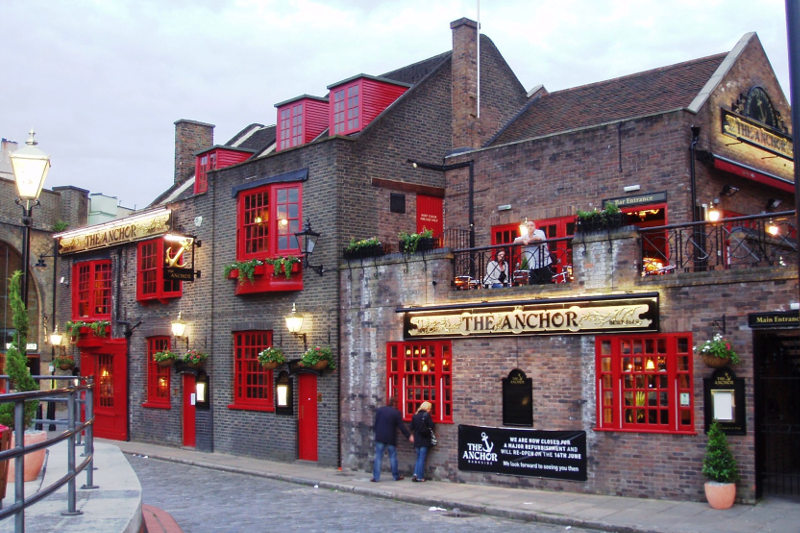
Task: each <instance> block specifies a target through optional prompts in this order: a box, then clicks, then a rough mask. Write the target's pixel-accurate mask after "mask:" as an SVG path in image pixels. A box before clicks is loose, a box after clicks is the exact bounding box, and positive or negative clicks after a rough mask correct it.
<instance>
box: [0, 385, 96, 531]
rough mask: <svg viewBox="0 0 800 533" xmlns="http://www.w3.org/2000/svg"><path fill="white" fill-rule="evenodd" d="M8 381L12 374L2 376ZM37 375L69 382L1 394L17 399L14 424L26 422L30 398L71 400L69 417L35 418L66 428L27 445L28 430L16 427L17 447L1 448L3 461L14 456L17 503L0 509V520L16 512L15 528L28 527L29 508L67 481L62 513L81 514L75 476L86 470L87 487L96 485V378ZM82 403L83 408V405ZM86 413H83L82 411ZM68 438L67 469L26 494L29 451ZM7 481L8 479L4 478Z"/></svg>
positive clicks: (7, 399) (1, 400) (5, 400)
mask: <svg viewBox="0 0 800 533" xmlns="http://www.w3.org/2000/svg"><path fill="white" fill-rule="evenodd" d="M0 379H5V380H6V383H8V381H7V380H8V376H0ZM34 379H37V380H42V379H50V380H64V381H67V386H66V387H62V388H57V389H52V390H38V391H29V392H14V393H7V394H0V403H10V402H13V403H14V427H17V428H20V427H23V426H24V411H25V402H26V401H29V400H41V401H55V402H65V403H66V404H67V418H66V419H54V420H45V419H34V423H46V424H56V425H64V426H66V429H65V430H64V431H63V432H61V433H59V434H58V435H56V436H54V437H48V438H47V439H46V440H44V441H42V442H38V443H36V444H31V445H28V446H26V445H25V441H24V438H25V435H24V431H15V444H14V447H13V448H11V449H8V450H2V451H0V461H3V460H12V459H13V460H14V503H13V504H12V505H10V506H8V507H6V508H3V509H0V520H2V519H4V518H6V517H8V516H11V515H14V516H15V523H14V531H16V532H23V531H25V509H26V508H28V507H29V506H31V505H34V504H35V503H37V502H39V501H41V500H42V499H44V498H46V497H47V496H49V495H50V494H52V493H54V492H55V491H57V490H58V489H60V488H61V487H63V486H64V485H67V509H66V511H64V512H62V515H65V516H69V515H79V514H81V511H78V510H77V508H76V499H77V493H76V488H75V478H76V477H77V476H78V474H79V473H80V472H82V471H84V470H85V471H86V484H85V485H84V486H83V487H82V488H84V489H94V488H97V486H95V485H94V438H93V426H94V413H93V406H94V403H93V392H94V381H93V378H92V377H75V376H34ZM81 407H82V409H81ZM82 413H83V414H82ZM84 432H85V437H86V438H85V439H84V444H83V447H84V450H83V454H82V455H83V457H84V459H83V461H82V462H81V463H80V464H76V448H77V446H78V444H79V443H80V436H81V433H84ZM64 440H66V441H67V472H66V474H65V475H63V476H62V477H60V478H59V479H57V480H56V481H55V482H53V483H51V484H50V485H48V486H46V487H43V488H41V489H39V490H38V491H37V492H36V493H35V494H33V495H31V496H29V497H27V498H26V497H25V481H24V473H25V472H24V470H25V454H27V453H30V452H33V451H36V450H41V449H44V448H49V447H50V446H53V445H55V444H57V443H59V442H62V441H64ZM0 481H2V482H5V480H0Z"/></svg>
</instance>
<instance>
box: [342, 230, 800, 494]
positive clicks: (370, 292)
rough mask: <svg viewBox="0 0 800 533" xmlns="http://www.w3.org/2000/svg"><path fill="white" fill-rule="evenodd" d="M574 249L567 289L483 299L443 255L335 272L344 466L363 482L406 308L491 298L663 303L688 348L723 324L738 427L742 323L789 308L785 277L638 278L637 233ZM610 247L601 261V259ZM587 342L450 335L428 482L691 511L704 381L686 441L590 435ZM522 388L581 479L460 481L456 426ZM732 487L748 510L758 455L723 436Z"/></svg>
mask: <svg viewBox="0 0 800 533" xmlns="http://www.w3.org/2000/svg"><path fill="white" fill-rule="evenodd" d="M583 246H584V244H576V247H575V254H574V260H575V262H574V268H575V270H574V271H575V276H576V281H575V282H574V283H572V284H561V285H552V286H525V287H515V288H511V289H504V290H503V291H502V292H501V291H497V292H492V291H477V292H476V291H454V290H452V289H451V287H450V282H451V277H452V270H451V268H452V267H451V266H450V261H451V257H450V255H449V254H448V253H447V252H446V251H439V252H434V253H432V254H427V255H426V256H422V255H415V256H411V257H405V256H401V255H400V254H395V255H392V256H386V257H384V258H382V259H380V260H376V261H374V262H373V261H372V260H370V263H369V264H368V265H364V266H362V265H360V264H359V263H357V262H349V263H346V264H344V265H343V267H344V268H343V269H342V270H341V272H340V283H341V285H342V293H341V298H340V302H341V303H340V305H341V309H342V329H341V337H340V343H341V347H342V376H343V380H342V391H341V392H342V393H341V403H342V405H341V412H342V429H341V433H342V465H343V467H345V468H348V469H352V470H361V471H365V472H369V471H370V468H371V461H372V457H373V442H372V420H373V414H374V409H375V408H376V407H377V406H380V405H382V402H383V401H384V400H385V395H386V385H385V379H386V355H385V354H386V343H387V342H390V341H399V340H402V320H403V316H402V313H398V312H397V311H396V310H397V309H398V308H401V307H407V306H412V305H431V304H437V305H446V304H453V303H459V302H477V301H486V300H492V299H501V300H503V301H512V302H513V301H524V300H530V299H534V298H536V299H538V298H556V297H570V296H581V297H586V298H591V296H592V295H607V294H609V293H614V294H636V293H643V292H654V291H655V292H658V293H659V294H660V310H659V313H660V324H661V328H660V330H661V331H662V332H666V333H671V332H691V333H692V335H693V336H694V339H695V344H697V343H698V342H700V340H702V339H705V338H708V336H709V335H711V334H712V332H713V331H714V324H715V322H716V323H719V321H720V319H721V317H722V316H723V315H724V316H725V317H726V320H727V328H728V330H727V333H726V336H727V337H728V338H730V340H731V341H732V342H733V343H734V345H735V346H736V347H737V351H738V352H739V353H740V355H742V356H743V362H742V364H740V365H739V366H737V367H736V369H735V372H736V373H737V376H739V377H742V378H744V379H745V383H746V396H747V399H746V402H747V406H748V407H747V412H748V414H747V426H748V428H752V427H753V424H754V420H753V409H752V407H753V401H754V398H753V370H752V368H753V356H752V353H753V334H752V331H751V330H750V329H749V327H747V315H748V314H749V313H753V312H759V311H764V310H765V308H764V303H763V302H765V301H768V302H771V304H770V307H769V308H770V309H772V308H773V307H774V306H780V305H788V302H789V301H794V300H795V299H796V294H797V289H798V285H797V280H796V276H795V272H794V270H793V269H792V268H791V267H785V268H759V269H752V270H749V271H725V272H705V273H698V274H677V275H671V276H652V277H647V278H642V277H640V275H639V273H638V271H637V269H636V268H635V266H634V265H635V257H637V253H638V244H637V233H636V232H635V231H628V230H623V231H619V232H617V233H615V234H613V235H611V236H610V237H609V236H608V235H606V234H599V235H597V236H594V237H587V238H586V239H585V254H584V252H583ZM609 247H611V250H609ZM594 338H595V336H594V335H548V336H519V337H498V338H491V339H485V338H456V339H452V345H453V363H452V370H453V423H452V424H438V426H437V431H436V433H437V436H438V437H439V441H440V445H439V446H437V447H436V448H435V450H433V452H432V453H431V454H430V455H429V459H428V469H429V471H430V475H431V476H432V477H434V478H438V479H448V480H451V481H458V482H485V483H493V484H500V485H512V486H520V487H536V488H546V489H551V490H569V491H577V492H590V493H599V494H619V495H624V496H635V497H649V498H663V499H680V500H702V499H703V481H704V480H703V477H702V475H701V473H700V467H701V464H702V456H703V453H704V448H705V442H706V439H705V435H704V433H703V420H704V419H703V412H704V411H703V409H704V404H703V381H702V380H703V378H704V377H709V376H710V373H711V371H710V369H707V368H705V366H704V365H703V363H702V360H701V359H700V358H696V360H695V361H694V402H695V403H694V406H695V409H694V425H695V430H696V434H695V435H670V434H645V433H622V432H607V431H603V432H600V431H595V430H594V427H595V423H596V414H595V409H596V401H595V366H594V365H595V363H594V358H595V342H594ZM514 368H520V369H522V370H523V371H524V372H525V373H526V374H527V376H528V377H530V378H532V380H533V408H534V409H533V418H534V427H535V428H537V429H541V430H583V431H586V433H587V454H588V480H587V481H586V482H572V481H559V480H554V479H544V478H528V477H522V476H500V475H494V474H486V473H475V472H466V471H459V470H458V462H457V461H458V458H457V455H456V448H457V439H458V437H457V427H458V425H459V424H469V425H487V426H501V425H502V402H501V380H502V379H503V378H505V377H507V375H508V373H509V372H510V371H511V370H512V369H514ZM729 442H730V443H731V446H732V449H733V450H734V454H735V455H736V458H737V460H738V462H739V466H740V471H741V474H742V482H740V484H739V487H738V492H739V497H740V498H741V499H743V500H744V501H754V497H755V494H754V492H753V487H754V486H755V478H754V475H755V457H754V452H753V450H754V437H753V433H752V432H748V435H745V436H730V437H729ZM398 449H399V457H400V465H401V471H403V472H405V473H409V472H411V469H412V468H413V464H414V456H413V449H412V448H411V446H410V445H405V444H400V445H399V446H398Z"/></svg>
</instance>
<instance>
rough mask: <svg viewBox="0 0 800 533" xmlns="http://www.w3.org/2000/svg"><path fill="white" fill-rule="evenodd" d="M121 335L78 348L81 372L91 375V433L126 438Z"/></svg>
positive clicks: (125, 378)
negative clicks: (79, 349) (92, 384)
mask: <svg viewBox="0 0 800 533" xmlns="http://www.w3.org/2000/svg"><path fill="white" fill-rule="evenodd" d="M126 346H127V343H126V341H125V339H105V340H103V341H102V343H101V345H100V346H98V347H93V348H92V349H90V350H83V351H81V375H83V376H94V385H95V389H94V416H95V422H94V436H95V437H102V438H106V439H114V440H128V367H127V357H126V355H125V354H126Z"/></svg>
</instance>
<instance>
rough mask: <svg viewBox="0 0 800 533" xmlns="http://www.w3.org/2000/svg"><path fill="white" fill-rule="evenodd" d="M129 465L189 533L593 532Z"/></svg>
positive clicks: (152, 464) (232, 476)
mask: <svg viewBox="0 0 800 533" xmlns="http://www.w3.org/2000/svg"><path fill="white" fill-rule="evenodd" d="M126 458H127V459H128V461H129V462H130V464H131V466H132V467H133V469H134V470H135V471H136V474H137V475H138V477H139V481H140V482H141V484H142V494H143V495H142V500H143V503H146V504H149V505H153V506H156V507H160V508H161V509H164V510H165V511H167V512H169V513H170V514H171V515H172V516H173V517H174V518H175V520H176V521H177V522H178V524H179V525H180V526H181V528H183V531H184V532H185V533H205V532H225V533H239V532H248V533H257V532H273V531H274V532H288V531H303V532H309V533H313V532H327V531H358V532H359V533H371V532H381V533H383V532H388V531H392V532H396V531H398V532H406V531H407V532H413V533H419V532H421V531H427V532H436V533H439V532H445V533H446V532H454V533H455V532H458V533H472V532H474V533H486V532H492V531H502V532H504V533H516V532H523V531H524V532H526V533H530V532H536V533H556V532H565V531H569V532H570V533H591V532H590V530H586V529H579V528H574V527H572V528H570V527H565V526H555V525H548V524H537V523H531V522H521V521H516V520H509V519H503V518H497V517H492V516H486V515H470V514H465V513H458V512H457V511H456V510H453V509H439V508H429V507H424V506H420V505H416V504H410V503H405V502H402V501H396V500H387V499H383V498H373V497H369V496H362V495H358V494H352V493H344V492H339V491H334V490H328V489H321V488H314V487H310V486H305V485H296V484H293V483H288V482H284V481H278V480H274V479H268V478H263V477H259V476H253V475H246V474H238V473H230V472H223V471H219V470H214V469H210V468H203V467H198V466H189V465H184V464H180V463H173V462H170V461H162V460H159V459H149V458H147V457H143V456H139V455H126ZM406 482H408V481H407V480H406V481H401V482H400V483H406Z"/></svg>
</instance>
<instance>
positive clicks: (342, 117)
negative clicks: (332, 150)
mask: <svg viewBox="0 0 800 533" xmlns="http://www.w3.org/2000/svg"><path fill="white" fill-rule="evenodd" d="M328 89H330V91H331V92H330V100H331V105H330V116H329V125H328V127H329V128H330V134H331V135H348V134H350V133H356V132H359V131H361V130H363V129H364V128H365V127H367V125H368V124H369V123H370V122H372V121H373V120H374V119H375V117H377V116H378V115H379V114H381V113H382V112H383V110H384V109H386V108H387V107H389V106H390V105H391V104H392V103H393V102H394V101H395V100H397V99H398V98H399V97H400V96H401V95H402V94H403V93H404V92H406V91H407V90H408V86H407V85H402V84H398V83H397V82H393V81H389V80H386V79H382V78H374V77H371V76H365V75H361V76H359V77H357V78H355V79H350V80H346V81H343V82H340V83H337V84H334V85H331V86H329V87H328Z"/></svg>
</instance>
